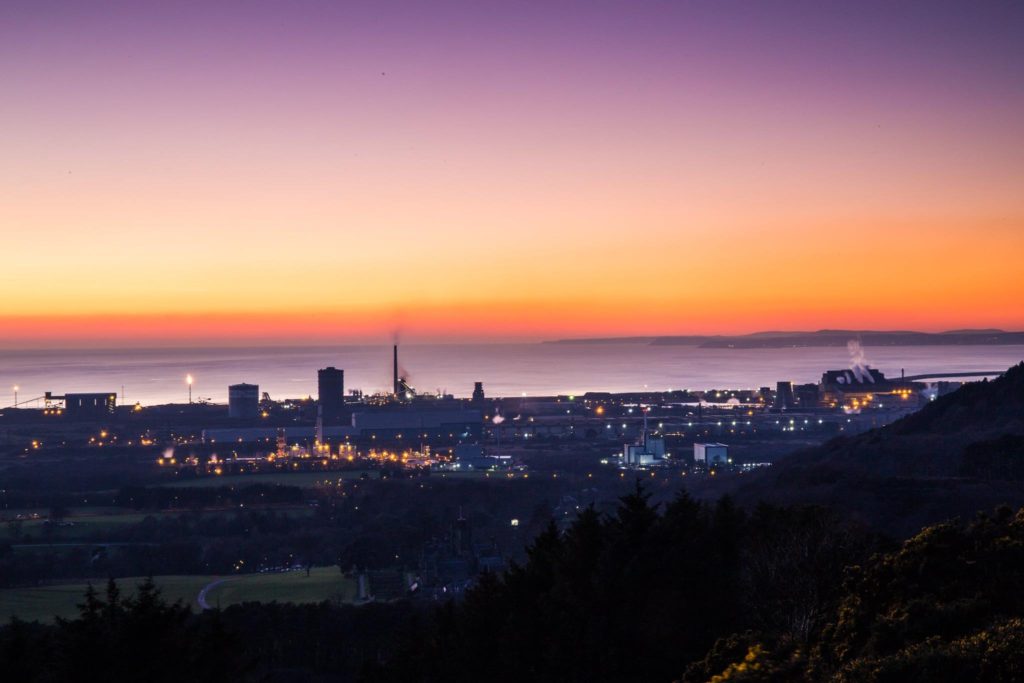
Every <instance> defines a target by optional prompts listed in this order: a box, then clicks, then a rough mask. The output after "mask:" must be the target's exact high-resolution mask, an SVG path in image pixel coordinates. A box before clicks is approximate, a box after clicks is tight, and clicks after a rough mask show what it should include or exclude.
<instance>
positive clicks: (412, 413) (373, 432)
mask: <svg viewBox="0 0 1024 683" xmlns="http://www.w3.org/2000/svg"><path fill="white" fill-rule="evenodd" d="M352 427H353V429H354V430H355V432H356V433H357V434H358V435H359V436H360V437H363V438H369V439H377V440H391V439H403V440H406V441H409V440H412V441H416V440H434V439H440V440H442V441H446V440H463V441H467V440H468V441H479V440H480V439H481V438H482V436H483V417H482V413H481V412H480V411H479V410H474V409H469V410H463V409H419V408H414V407H412V408H395V409H384V410H367V411H358V412H355V413H353V414H352Z"/></svg>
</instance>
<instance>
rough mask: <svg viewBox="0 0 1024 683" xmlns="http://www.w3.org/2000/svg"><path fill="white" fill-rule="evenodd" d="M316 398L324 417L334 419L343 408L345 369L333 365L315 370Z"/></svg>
mask: <svg viewBox="0 0 1024 683" xmlns="http://www.w3.org/2000/svg"><path fill="white" fill-rule="evenodd" d="M316 380H317V400H318V401H319V403H320V408H321V409H322V414H323V417H324V419H326V420H333V419H336V418H337V417H338V416H339V415H340V414H341V413H342V411H343V409H344V408H345V371H344V370H339V369H338V368H335V367H328V368H323V369H321V370H317V373H316Z"/></svg>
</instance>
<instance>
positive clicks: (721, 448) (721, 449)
mask: <svg viewBox="0 0 1024 683" xmlns="http://www.w3.org/2000/svg"><path fill="white" fill-rule="evenodd" d="M693 462H694V464H696V465H703V466H705V467H708V468H711V467H717V466H720V465H728V464H729V447H728V446H726V445H725V444H724V443H695V444H693Z"/></svg>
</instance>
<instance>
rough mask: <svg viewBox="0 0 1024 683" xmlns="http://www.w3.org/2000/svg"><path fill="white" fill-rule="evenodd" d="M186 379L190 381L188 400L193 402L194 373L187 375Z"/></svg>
mask: <svg viewBox="0 0 1024 683" xmlns="http://www.w3.org/2000/svg"><path fill="white" fill-rule="evenodd" d="M185 381H186V382H187V383H188V402H189V403H192V375H191V374H188V375H185Z"/></svg>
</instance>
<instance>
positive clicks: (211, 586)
mask: <svg viewBox="0 0 1024 683" xmlns="http://www.w3.org/2000/svg"><path fill="white" fill-rule="evenodd" d="M229 580H230V579H217V580H216V581H211V582H210V583H208V584H206V585H205V586H203V589H202V590H201V591H199V596H198V597H197V598H196V602H198V603H199V607H200V609H213V605H211V604H210V603H208V602H206V596H207V595H209V594H210V591H211V590H213V589H214V588H216V587H217V586H219V585H221V584H222V583H224V582H225V581H229Z"/></svg>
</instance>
